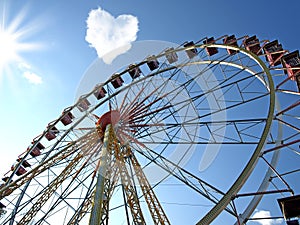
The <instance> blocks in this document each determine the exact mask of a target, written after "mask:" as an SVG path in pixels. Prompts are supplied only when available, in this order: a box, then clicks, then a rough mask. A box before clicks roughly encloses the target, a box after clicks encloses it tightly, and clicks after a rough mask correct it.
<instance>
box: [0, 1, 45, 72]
mask: <svg viewBox="0 0 300 225" xmlns="http://www.w3.org/2000/svg"><path fill="white" fill-rule="evenodd" d="M7 11H8V10H7V7H5V6H4V5H1V6H0V15H1V14H2V15H1V18H0V78H1V76H4V75H5V74H6V75H7V74H9V75H11V74H10V71H11V70H13V68H17V67H18V64H20V63H24V62H25V59H24V58H23V57H22V53H24V52H28V51H33V50H36V49H38V48H40V47H41V45H40V44H38V43H34V42H32V41H30V40H29V39H30V38H32V34H33V33H34V32H33V30H32V29H28V27H36V26H35V24H30V22H28V23H29V24H28V23H27V24H26V23H25V24H24V21H25V20H27V21H28V18H26V15H27V13H26V11H25V10H24V9H20V11H19V12H18V14H17V15H16V16H10V15H8V14H7V13H6V12H7ZM10 18H12V19H11V20H10Z"/></svg>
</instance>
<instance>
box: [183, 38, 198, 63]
mask: <svg viewBox="0 0 300 225" xmlns="http://www.w3.org/2000/svg"><path fill="white" fill-rule="evenodd" d="M183 46H184V47H192V46H195V44H194V42H193V41H190V42H188V43H186V44H184V45H183ZM185 52H186V54H187V55H188V57H189V58H190V59H192V58H194V57H195V56H196V55H197V53H198V50H197V49H196V48H192V49H188V50H185Z"/></svg>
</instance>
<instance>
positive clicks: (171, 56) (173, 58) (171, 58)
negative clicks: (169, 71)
mask: <svg viewBox="0 0 300 225" xmlns="http://www.w3.org/2000/svg"><path fill="white" fill-rule="evenodd" d="M165 52H166V58H167V60H168V62H169V63H170V64H172V63H174V62H177V61H178V55H177V53H176V52H174V48H168V49H166V51H165Z"/></svg>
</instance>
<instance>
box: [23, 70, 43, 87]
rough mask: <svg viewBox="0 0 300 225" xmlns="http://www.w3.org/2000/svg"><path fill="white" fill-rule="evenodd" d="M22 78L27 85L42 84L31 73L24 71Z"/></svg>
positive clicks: (38, 77)
mask: <svg viewBox="0 0 300 225" xmlns="http://www.w3.org/2000/svg"><path fill="white" fill-rule="evenodd" d="M23 77H25V78H26V79H27V80H28V81H29V83H32V84H41V83H43V81H42V78H41V77H40V76H38V75H37V74H35V73H33V72H31V71H25V72H24V73H23Z"/></svg>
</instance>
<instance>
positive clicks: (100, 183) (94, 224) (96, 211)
mask: <svg viewBox="0 0 300 225" xmlns="http://www.w3.org/2000/svg"><path fill="white" fill-rule="evenodd" d="M110 146H111V125H110V124H109V125H107V127H106V129H105V133H104V140H103V146H102V149H101V157H100V163H99V168H98V177H97V183H96V190H95V197H94V202H93V208H92V211H91V217H90V222H89V225H99V224H100V223H101V218H102V214H101V211H102V203H103V200H104V198H103V197H104V196H103V194H104V181H105V174H106V171H107V165H108V164H107V161H108V157H109V148H110Z"/></svg>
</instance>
